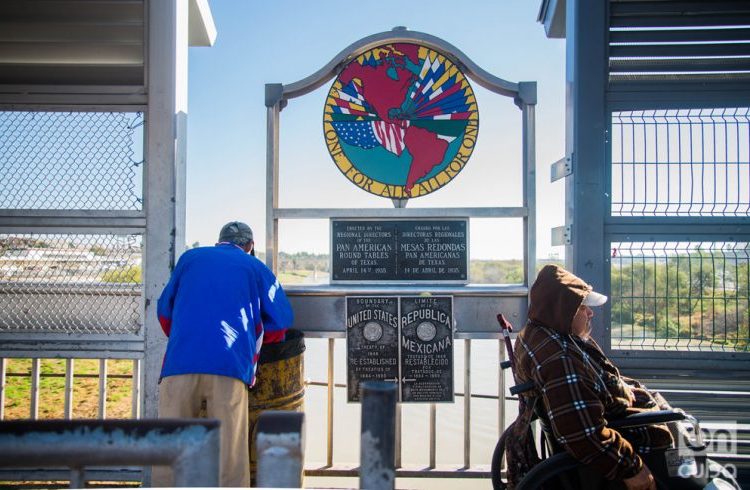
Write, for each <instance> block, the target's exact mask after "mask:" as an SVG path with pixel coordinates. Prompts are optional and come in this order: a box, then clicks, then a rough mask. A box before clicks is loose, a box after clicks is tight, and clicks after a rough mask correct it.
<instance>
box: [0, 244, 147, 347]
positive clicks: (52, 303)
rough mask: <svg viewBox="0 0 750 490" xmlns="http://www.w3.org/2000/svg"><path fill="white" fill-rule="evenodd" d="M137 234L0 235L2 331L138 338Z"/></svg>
mask: <svg viewBox="0 0 750 490" xmlns="http://www.w3.org/2000/svg"><path fill="white" fill-rule="evenodd" d="M142 248H143V247H142V240H141V236H140V235H0V332H55V333H76V334H123V333H138V332H139V331H140V329H141V324H142V318H141V316H142V315H141V311H142V301H141V286H142V280H141V271H142V263H141V257H142Z"/></svg>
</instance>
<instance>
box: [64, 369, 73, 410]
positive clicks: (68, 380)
mask: <svg viewBox="0 0 750 490" xmlns="http://www.w3.org/2000/svg"><path fill="white" fill-rule="evenodd" d="M74 370H75V360H73V359H65V415H64V417H65V419H66V420H70V419H72V418H73V376H74Z"/></svg>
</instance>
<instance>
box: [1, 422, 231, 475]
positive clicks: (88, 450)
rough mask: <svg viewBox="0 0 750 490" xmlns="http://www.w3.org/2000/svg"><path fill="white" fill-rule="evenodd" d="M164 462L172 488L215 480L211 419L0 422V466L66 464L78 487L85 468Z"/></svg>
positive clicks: (216, 445)
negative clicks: (172, 474)
mask: <svg viewBox="0 0 750 490" xmlns="http://www.w3.org/2000/svg"><path fill="white" fill-rule="evenodd" d="M107 465H143V466H152V465H169V466H171V467H172V469H173V471H174V484H175V486H177V487H216V486H218V484H219V422H218V421H216V420H205V419H201V420H166V419H161V420H138V421H136V420H97V421H92V420H85V421H83V420H77V421H58V420H43V421H22V422H0V467H2V468H29V467H31V468H34V467H49V466H66V467H68V468H70V488H84V487H85V484H86V468H88V467H91V466H107Z"/></svg>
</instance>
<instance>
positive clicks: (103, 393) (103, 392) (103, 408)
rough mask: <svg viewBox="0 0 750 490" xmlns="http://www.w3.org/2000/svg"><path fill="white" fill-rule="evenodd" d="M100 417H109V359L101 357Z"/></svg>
mask: <svg viewBox="0 0 750 490" xmlns="http://www.w3.org/2000/svg"><path fill="white" fill-rule="evenodd" d="M99 418H100V419H106V418H107V360H106V359H99Z"/></svg>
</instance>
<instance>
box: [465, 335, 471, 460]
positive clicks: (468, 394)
mask: <svg viewBox="0 0 750 490" xmlns="http://www.w3.org/2000/svg"><path fill="white" fill-rule="evenodd" d="M464 468H471V339H466V340H464Z"/></svg>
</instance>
